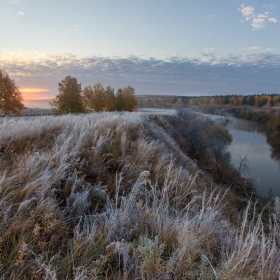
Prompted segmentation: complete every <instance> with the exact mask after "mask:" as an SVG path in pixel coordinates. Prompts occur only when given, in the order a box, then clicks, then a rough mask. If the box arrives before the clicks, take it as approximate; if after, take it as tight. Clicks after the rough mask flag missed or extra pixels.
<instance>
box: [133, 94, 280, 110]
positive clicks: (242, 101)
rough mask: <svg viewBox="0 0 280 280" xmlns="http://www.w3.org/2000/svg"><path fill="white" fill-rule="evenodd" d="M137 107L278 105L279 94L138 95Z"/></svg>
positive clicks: (279, 101) (279, 102)
mask: <svg viewBox="0 0 280 280" xmlns="http://www.w3.org/2000/svg"><path fill="white" fill-rule="evenodd" d="M137 99H138V103H139V107H155V108H174V107H193V106H200V105H233V106H240V105H248V106H254V107H258V108H260V107H263V106H267V107H273V106H274V107H280V95H279V94H261V95H223V96H138V97H137Z"/></svg>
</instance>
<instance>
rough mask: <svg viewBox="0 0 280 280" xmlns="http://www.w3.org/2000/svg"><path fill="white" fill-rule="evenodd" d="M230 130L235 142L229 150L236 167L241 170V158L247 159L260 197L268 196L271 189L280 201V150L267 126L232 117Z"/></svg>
mask: <svg viewBox="0 0 280 280" xmlns="http://www.w3.org/2000/svg"><path fill="white" fill-rule="evenodd" d="M229 120H230V121H229V122H228V124H227V128H228V130H229V132H230V134H231V135H232V138H233V141H232V143H231V145H230V146H229V148H228V149H229V152H230V153H231V158H232V163H233V164H234V166H235V167H237V168H238V167H239V163H240V157H244V156H247V159H248V161H249V162H248V165H249V168H250V170H249V172H250V173H249V174H247V175H245V174H244V175H245V176H246V177H251V178H253V179H254V181H255V187H256V189H257V191H258V192H259V193H262V194H263V195H266V194H267V193H268V191H269V190H270V189H271V190H272V192H273V195H274V196H279V197H280V147H279V146H278V145H277V144H275V143H274V142H273V141H272V139H270V137H269V135H268V134H267V131H266V129H265V127H264V126H262V125H260V124H258V123H255V122H252V121H246V120H241V119H237V118H233V117H229Z"/></svg>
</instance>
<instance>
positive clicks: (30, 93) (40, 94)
mask: <svg viewBox="0 0 280 280" xmlns="http://www.w3.org/2000/svg"><path fill="white" fill-rule="evenodd" d="M19 90H20V92H21V95H22V97H23V99H24V100H30V99H36V100H43V99H52V98H54V96H51V95H50V93H49V92H50V90H48V89H46V88H35V87H24V88H19Z"/></svg>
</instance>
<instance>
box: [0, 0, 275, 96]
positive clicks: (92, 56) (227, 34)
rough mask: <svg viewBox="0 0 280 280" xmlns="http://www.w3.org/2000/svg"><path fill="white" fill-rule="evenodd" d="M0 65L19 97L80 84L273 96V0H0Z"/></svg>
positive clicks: (138, 91) (174, 92)
mask: <svg viewBox="0 0 280 280" xmlns="http://www.w3.org/2000/svg"><path fill="white" fill-rule="evenodd" d="M0 19H1V24H0V69H2V70H5V71H6V72H8V74H9V75H10V77H11V78H13V79H14V81H15V82H16V84H17V85H18V86H19V87H20V90H21V92H22V95H23V97H24V98H25V99H50V98H54V97H55V96H56V95H57V94H58V90H57V88H58V83H59V82H60V81H61V80H62V79H64V78H65V77H66V76H68V75H71V76H74V77H76V78H77V79H78V81H79V82H80V83H82V86H83V87H85V86H88V85H93V84H95V83H98V82H101V83H102V84H103V85H104V86H107V85H111V86H112V87H114V88H115V89H118V88H119V87H124V86H127V85H131V86H133V87H134V88H135V93H136V94H139V95H142V94H151V95H226V94H262V93H280V36H279V34H280V32H279V31H280V28H279V27H280V25H279V21H280V2H279V0H265V1H264V0H254V1H238V0H223V1H209V0H199V1H198V0H141V1H136V0H134V1H133V0H118V1H116V0H80V1H76V0H48V1H46V0H0Z"/></svg>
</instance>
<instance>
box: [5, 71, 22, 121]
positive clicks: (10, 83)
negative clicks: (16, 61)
mask: <svg viewBox="0 0 280 280" xmlns="http://www.w3.org/2000/svg"><path fill="white" fill-rule="evenodd" d="M22 101H23V98H22V96H21V92H20V90H19V88H18V86H17V85H16V84H15V82H14V80H12V79H11V78H10V77H9V75H8V73H6V72H5V71H3V70H0V111H1V112H2V113H3V114H4V115H5V116H6V115H9V114H10V113H13V114H15V115H18V116H19V115H20V114H21V110H23V109H24V108H25V107H24V105H23V103H22Z"/></svg>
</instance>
